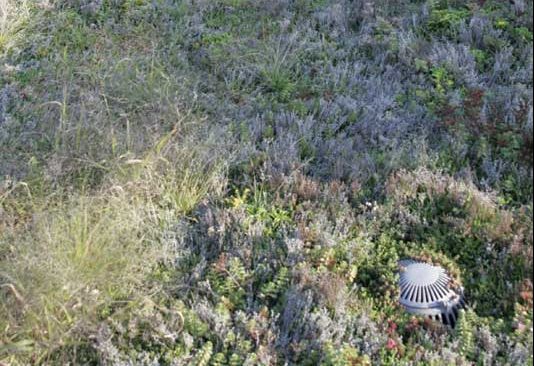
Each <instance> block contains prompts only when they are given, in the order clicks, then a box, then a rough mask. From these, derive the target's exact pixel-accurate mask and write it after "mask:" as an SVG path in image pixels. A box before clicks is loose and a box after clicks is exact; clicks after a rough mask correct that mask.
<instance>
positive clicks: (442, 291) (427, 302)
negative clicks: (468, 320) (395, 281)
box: [399, 259, 465, 327]
mask: <svg viewBox="0 0 534 366" xmlns="http://www.w3.org/2000/svg"><path fill="white" fill-rule="evenodd" d="M399 266H400V274H399V277H400V280H399V285H400V303H401V305H402V306H403V307H404V308H405V309H406V311H408V312H410V313H412V314H417V315H422V316H426V317H429V318H430V319H433V320H438V321H441V322H443V323H444V324H448V325H450V326H452V327H454V325H455V324H456V320H457V319H458V312H459V309H460V308H464V307H465V300H464V296H463V289H462V288H461V287H460V288H453V287H452V286H451V282H452V281H451V278H450V277H449V275H448V274H447V273H446V272H445V270H444V269H443V268H441V267H438V266H433V265H431V264H428V263H424V262H420V261H415V260H412V259H404V260H401V261H399Z"/></svg>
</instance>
